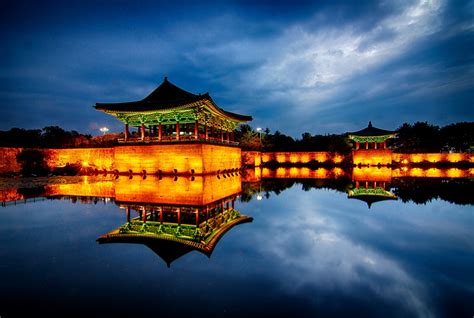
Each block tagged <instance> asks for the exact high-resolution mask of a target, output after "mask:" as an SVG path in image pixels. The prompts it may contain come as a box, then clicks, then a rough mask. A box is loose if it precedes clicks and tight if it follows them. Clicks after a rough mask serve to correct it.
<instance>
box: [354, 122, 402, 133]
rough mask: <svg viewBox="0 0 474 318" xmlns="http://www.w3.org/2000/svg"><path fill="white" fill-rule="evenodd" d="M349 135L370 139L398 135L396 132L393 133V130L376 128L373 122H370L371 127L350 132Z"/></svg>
mask: <svg viewBox="0 0 474 318" xmlns="http://www.w3.org/2000/svg"><path fill="white" fill-rule="evenodd" d="M348 134H349V135H353V136H364V137H368V136H386V135H393V134H396V132H395V131H392V130H385V129H380V128H377V127H374V126H372V122H371V121H369V125H368V126H367V127H366V128H364V129H362V130H359V131H354V132H349V133H348Z"/></svg>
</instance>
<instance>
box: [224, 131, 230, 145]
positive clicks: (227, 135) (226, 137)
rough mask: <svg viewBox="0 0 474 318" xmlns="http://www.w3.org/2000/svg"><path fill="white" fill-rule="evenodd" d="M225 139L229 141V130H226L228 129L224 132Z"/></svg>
mask: <svg viewBox="0 0 474 318" xmlns="http://www.w3.org/2000/svg"><path fill="white" fill-rule="evenodd" d="M225 141H227V142H229V141H230V137H229V132H228V131H226V132H225Z"/></svg>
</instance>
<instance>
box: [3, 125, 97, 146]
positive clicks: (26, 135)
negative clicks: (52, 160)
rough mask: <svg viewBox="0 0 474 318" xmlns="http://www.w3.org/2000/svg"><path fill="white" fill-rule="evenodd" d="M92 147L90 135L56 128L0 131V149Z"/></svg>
mask: <svg viewBox="0 0 474 318" xmlns="http://www.w3.org/2000/svg"><path fill="white" fill-rule="evenodd" d="M93 145H94V143H93V141H92V136H91V135H84V134H80V133H78V132H77V131H75V130H72V131H65V130H64V129H62V128H61V127H58V126H48V127H44V128H43V129H23V128H12V129H10V130H8V131H0V147H21V148H67V147H80V146H93Z"/></svg>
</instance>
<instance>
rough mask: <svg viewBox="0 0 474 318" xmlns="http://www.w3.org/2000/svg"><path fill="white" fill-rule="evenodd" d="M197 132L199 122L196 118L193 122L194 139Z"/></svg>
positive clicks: (196, 136) (196, 137)
mask: <svg viewBox="0 0 474 318" xmlns="http://www.w3.org/2000/svg"><path fill="white" fill-rule="evenodd" d="M198 134H199V123H198V121H197V120H196V121H195V122H194V139H196V140H197V139H198Z"/></svg>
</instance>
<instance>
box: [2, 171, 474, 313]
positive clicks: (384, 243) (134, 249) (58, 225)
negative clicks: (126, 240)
mask: <svg viewBox="0 0 474 318" xmlns="http://www.w3.org/2000/svg"><path fill="white" fill-rule="evenodd" d="M280 171H282V170H280ZM295 171H296V170H293V172H291V171H283V172H271V171H268V172H265V171H260V178H261V177H262V176H263V177H264V179H263V180H260V181H256V179H258V176H257V178H256V177H255V174H250V176H249V175H246V174H244V175H243V176H240V175H237V174H235V175H227V176H225V178H224V177H223V176H221V178H217V177H216V176H210V177H204V178H195V179H194V180H193V181H191V180H190V179H185V178H178V180H174V179H173V178H171V179H170V178H163V179H161V180H159V179H153V178H150V177H149V178H147V179H146V180H143V179H140V178H134V179H132V180H127V179H126V178H122V179H119V180H115V181H114V180H113V179H111V178H109V179H105V180H103V179H102V180H100V183H96V182H95V181H96V180H95V179H93V178H89V179H87V181H85V182H79V183H77V184H76V185H71V184H63V185H47V186H45V187H44V188H42V189H40V190H36V191H37V192H36V195H47V196H49V197H55V198H57V199H61V200H50V199H48V200H45V201H40V202H34V203H33V202H30V203H27V204H21V202H17V204H16V205H12V204H9V205H7V206H6V207H4V208H1V209H0V257H1V259H2V262H1V264H0V279H1V281H2V284H0V299H1V300H0V310H1V311H3V312H0V314H2V315H3V314H4V315H5V317H8V316H15V315H19V314H20V313H21V312H22V311H24V310H29V309H31V308H34V309H35V310H36V311H37V312H38V313H50V314H56V315H58V316H59V315H62V314H64V313H65V312H68V313H69V314H70V313H71V312H78V313H79V315H90V314H94V315H101V314H104V315H107V316H111V315H120V314H129V315H131V314H134V315H137V314H141V313H147V314H159V315H162V316H170V315H173V316H178V317H179V316H193V317H196V316H209V315H210V316H245V315H247V316H248V315H253V316H255V315H264V314H267V315H268V314H270V313H271V314H273V316H282V315H292V316H294V315H297V314H298V316H301V317H314V316H315V315H322V316H342V315H344V316H347V315H354V314H355V313H357V314H356V315H357V316H389V317H391V316H393V317H406V316H416V317H430V316H434V317H438V316H439V317H444V316H446V317H447V316H470V315H472V313H473V312H474V306H473V305H472V304H471V301H470V300H472V299H473V296H474V287H473V286H474V273H473V271H472V268H474V253H473V252H474V231H473V229H474V211H473V208H472V207H473V205H472V204H473V202H472V198H470V193H472V192H471V190H472V180H469V179H447V178H446V174H443V176H442V177H443V179H439V178H434V179H433V178H430V179H416V178H415V179H414V178H406V177H404V178H399V177H398V176H397V177H394V176H393V174H392V173H393V172H392V171H391V175H390V177H389V178H387V173H386V172H387V171H388V170H376V171H373V173H371V174H370V173H365V174H360V173H359V172H360V171H357V170H356V171H355V172H352V173H347V174H346V173H345V172H342V173H341V172H339V171H334V170H328V171H327V172H325V174H324V175H323V173H322V172H321V171H322V170H320V171H318V172H313V171H311V170H308V172H307V173H315V174H319V175H320V176H322V177H320V178H319V179H312V178H304V177H302V175H298V173H299V174H301V172H295ZM303 171H306V170H303ZM270 173H273V175H270ZM278 173H280V174H283V175H286V174H290V175H291V174H292V173H293V176H294V177H295V179H279V175H278ZM305 173H306V172H305ZM266 174H267V175H266ZM328 175H330V176H332V177H331V178H328V177H327V176H328ZM335 175H337V179H334V178H333V177H334V176H335ZM323 177H324V178H323ZM252 178H253V179H252ZM242 181H252V182H243V183H242ZM357 183H358V186H359V189H369V190H370V189H375V188H382V189H384V190H385V191H387V192H390V193H392V194H394V195H396V197H397V198H398V200H389V201H388V200H387V201H379V202H375V203H373V204H372V205H371V207H370V209H368V206H367V204H366V203H365V202H361V201H356V200H349V199H348V196H349V194H350V191H353V190H354V189H357ZM462 189H464V191H461V190H462ZM22 191H23V192H22ZM25 191H26V190H24V189H23V190H21V191H19V192H20V195H23V196H25V193H26V195H27V196H28V195H30V196H34V195H32V192H34V191H31V190H30V191H29V192H28V191H26V192H25ZM41 191H44V192H43V193H41ZM240 191H242V192H241V193H240ZM178 192H179V193H178ZM17 193H18V192H17ZM183 193H185V195H184V194H183ZM235 195H239V196H240V200H237V201H236V202H235V209H236V210H238V211H239V212H240V213H242V214H244V215H248V216H251V217H253V219H254V221H253V222H252V223H249V224H241V225H237V226H235V227H233V228H231V229H230V230H229V231H227V232H226V233H225V235H223V236H222V238H221V240H220V241H219V243H218V244H217V245H216V247H215V249H214V251H213V253H212V256H211V258H210V259H208V258H207V257H206V256H204V255H202V254H200V253H196V252H191V253H188V254H186V255H184V256H182V257H180V258H179V259H177V260H175V261H174V262H173V263H172V266H171V268H169V269H168V268H167V267H166V265H165V263H163V262H162V261H161V260H160V259H159V258H158V257H157V256H156V254H155V253H153V251H151V250H150V249H148V248H147V247H146V246H144V245H140V244H138V245H137V244H110V245H109V244H106V245H99V244H97V242H96V241H95V240H96V239H97V238H98V237H100V236H101V235H104V234H106V233H108V232H110V231H112V230H114V229H116V228H117V227H119V226H121V225H123V224H124V223H126V221H127V218H126V215H125V209H120V208H119V206H122V207H126V206H130V205H133V207H145V208H146V209H147V210H146V211H152V210H154V211H155V212H156V211H159V209H158V210H157V207H162V206H166V207H167V208H170V209H175V208H176V207H178V206H182V207H186V208H187V209H188V210H192V209H190V208H189V207H193V208H194V207H197V208H198V209H202V210H200V211H205V207H206V206H207V205H208V204H214V207H218V206H219V204H217V205H216V202H220V201H219V200H227V201H229V198H233V197H235ZM258 195H260V196H261V197H262V198H263V200H257V196H258ZM5 196H6V195H5ZM64 196H65V197H64ZM104 196H105V197H106V198H107V199H102V198H103V197H104ZM10 197H11V196H10ZM23 199H24V197H23ZM81 201H82V202H84V203H88V204H79V203H78V202H81ZM74 202H76V203H74ZM415 202H418V203H423V204H417V203H415ZM138 210H139V209H138ZM169 211H171V210H169ZM180 211H181V210H180ZM182 211H184V210H182ZM132 213H134V215H133V216H138V213H139V212H137V211H135V210H133V209H132ZM183 213H184V212H183ZM202 213H204V212H202ZM133 216H132V217H133ZM154 217H155V220H156V217H157V216H156V215H155V216H154ZM168 217H172V216H168ZM150 220H151V218H150ZM202 220H204V218H203V219H202ZM202 220H201V219H199V222H200V221H202ZM168 221H169V220H168ZM170 222H171V221H170ZM199 222H198V223H199Z"/></svg>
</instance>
